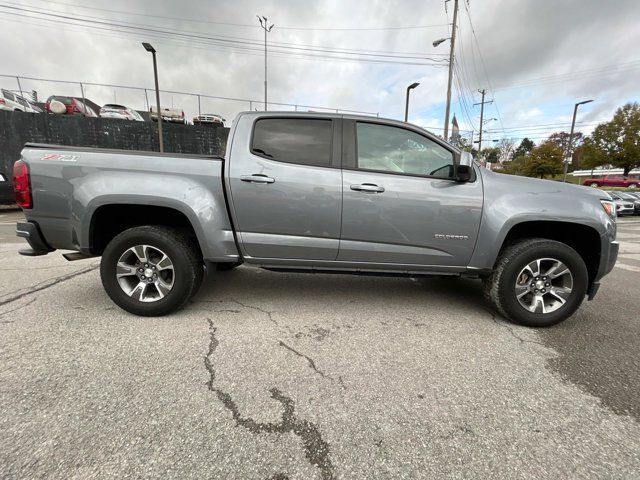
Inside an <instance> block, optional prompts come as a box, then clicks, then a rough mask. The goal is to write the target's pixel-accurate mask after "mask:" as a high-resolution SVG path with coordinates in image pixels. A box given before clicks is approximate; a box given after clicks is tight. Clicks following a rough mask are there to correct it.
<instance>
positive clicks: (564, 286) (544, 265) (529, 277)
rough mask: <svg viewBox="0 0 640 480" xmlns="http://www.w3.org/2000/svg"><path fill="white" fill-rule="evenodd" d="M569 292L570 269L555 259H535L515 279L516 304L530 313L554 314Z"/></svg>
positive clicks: (571, 288) (570, 288) (570, 287)
mask: <svg viewBox="0 0 640 480" xmlns="http://www.w3.org/2000/svg"><path fill="white" fill-rule="evenodd" d="M572 291H573V275H572V274H571V270H569V267H567V266H566V265H565V264H564V263H563V262H561V261H560V260H557V259H555V258H539V259H537V260H534V261H533V262H531V263H529V264H527V265H526V266H525V267H524V268H523V269H522V270H521V271H520V273H519V274H518V276H517V277H516V284H515V295H516V298H517V299H518V303H520V306H521V307H522V308H524V309H525V310H527V311H529V312H531V313H542V314H547V313H551V312H555V311H556V310H558V309H559V308H560V307H562V306H563V305H564V304H565V303H566V302H567V300H568V299H569V297H570V296H571V292H572Z"/></svg>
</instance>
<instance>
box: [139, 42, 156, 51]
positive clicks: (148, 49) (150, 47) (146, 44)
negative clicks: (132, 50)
mask: <svg viewBox="0 0 640 480" xmlns="http://www.w3.org/2000/svg"><path fill="white" fill-rule="evenodd" d="M142 46H143V47H144V49H145V50H146V51H147V52H150V53H156V49H155V48H153V47H152V46H151V44H150V43H147V42H142Z"/></svg>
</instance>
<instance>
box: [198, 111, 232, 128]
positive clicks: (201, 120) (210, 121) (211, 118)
mask: <svg viewBox="0 0 640 480" xmlns="http://www.w3.org/2000/svg"><path fill="white" fill-rule="evenodd" d="M224 122H225V119H224V118H222V117H221V116H220V115H216V114H215V113H203V114H202V115H198V116H197V117H194V118H193V124H194V125H213V126H215V125H219V126H221V127H224Z"/></svg>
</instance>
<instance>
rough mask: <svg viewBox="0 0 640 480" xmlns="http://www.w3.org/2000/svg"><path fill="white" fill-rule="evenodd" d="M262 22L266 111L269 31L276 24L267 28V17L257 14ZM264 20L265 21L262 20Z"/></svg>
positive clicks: (265, 107)
mask: <svg viewBox="0 0 640 480" xmlns="http://www.w3.org/2000/svg"><path fill="white" fill-rule="evenodd" d="M256 17H258V21H259V22H260V27H261V28H262V29H263V30H264V111H265V112H266V111H267V33H269V32H270V31H271V29H272V28H273V25H274V24H271V26H270V27H269V28H267V17H264V16H263V17H261V16H260V15H256ZM263 20H264V23H263V22H262V21H263Z"/></svg>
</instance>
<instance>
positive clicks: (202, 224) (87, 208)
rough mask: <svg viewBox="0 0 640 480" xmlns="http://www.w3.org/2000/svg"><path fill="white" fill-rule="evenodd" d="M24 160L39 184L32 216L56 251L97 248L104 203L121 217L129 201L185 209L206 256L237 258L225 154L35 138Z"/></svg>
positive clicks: (34, 185) (34, 186)
mask: <svg viewBox="0 0 640 480" xmlns="http://www.w3.org/2000/svg"><path fill="white" fill-rule="evenodd" d="M22 160H24V161H25V162H26V163H27V165H28V166H29V170H30V173H31V184H32V190H33V208H32V209H27V210H25V215H26V217H27V220H28V221H31V222H35V223H36V224H37V226H38V228H39V229H40V231H41V233H42V236H43V237H44V238H46V240H47V244H48V245H49V246H50V247H51V248H52V249H67V250H78V251H80V252H83V253H86V254H91V253H94V252H92V251H91V246H92V242H91V235H93V233H94V231H93V223H92V221H93V220H94V219H95V218H96V215H95V214H96V212H98V211H99V210H100V208H101V207H103V206H107V205H110V206H113V205H119V206H121V207H122V208H121V209H120V210H119V213H118V215H121V216H125V217H126V216H127V215H128V214H129V213H128V212H129V211H128V210H127V208H126V206H127V205H129V204H131V205H145V204H147V205H155V206H158V207H159V208H165V209H170V210H174V211H176V212H179V213H180V214H182V215H184V216H185V217H186V218H187V219H188V220H189V221H190V222H191V224H192V225H194V229H195V233H196V235H197V238H198V240H199V242H200V244H201V246H202V250H203V256H204V257H205V258H206V259H211V260H216V259H217V260H220V259H225V260H229V258H237V249H236V245H235V241H234V237H233V231H232V229H231V224H230V221H229V217H228V212H227V209H226V201H225V193H224V186H223V168H224V158H223V157H219V156H207V155H187V154H175V153H158V152H141V151H126V150H111V149H97V148H86V147H68V146H62V145H43V144H32V143H30V144H27V145H26V146H25V148H24V150H23V151H22ZM110 208H113V207H110ZM130 213H131V214H133V213H134V212H133V210H131V211H130ZM205 232H207V234H205ZM216 232H217V233H216Z"/></svg>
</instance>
